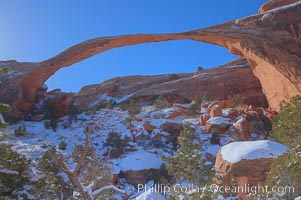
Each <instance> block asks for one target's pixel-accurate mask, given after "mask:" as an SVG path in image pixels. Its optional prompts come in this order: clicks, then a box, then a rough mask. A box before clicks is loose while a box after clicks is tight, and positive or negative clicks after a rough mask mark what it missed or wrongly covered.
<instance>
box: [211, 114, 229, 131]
mask: <svg viewBox="0 0 301 200" xmlns="http://www.w3.org/2000/svg"><path fill="white" fill-rule="evenodd" d="M231 124H232V121H231V119H229V118H225V117H213V118H210V119H209V120H208V121H207V122H206V129H207V131H208V132H215V131H217V132H219V133H224V132H225V131H227V130H228V128H229V127H230V126H231Z"/></svg>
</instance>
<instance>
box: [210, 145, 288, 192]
mask: <svg viewBox="0 0 301 200" xmlns="http://www.w3.org/2000/svg"><path fill="white" fill-rule="evenodd" d="M286 151H287V147H285V146H284V145H282V144H280V143H276V142H272V141H269V140H258V141H246V142H232V143H230V144H227V145H225V146H223V147H222V148H221V149H220V150H219V152H218V154H217V156H216V161H215V167H216V168H217V170H218V171H217V174H216V175H217V177H219V178H220V179H218V180H216V181H217V182H219V183H221V184H222V185H224V186H231V184H232V181H233V180H235V181H236V182H237V186H240V187H244V186H245V185H249V186H250V187H251V186H257V185H258V184H259V183H261V182H262V181H264V180H265V179H266V176H267V172H269V171H270V168H271V164H272V163H273V161H274V159H275V158H277V157H278V156H279V155H282V154H283V153H285V152H286ZM246 194H247V193H246V192H244V191H240V193H239V194H238V195H239V196H240V197H243V198H244V197H245V195H246Z"/></svg>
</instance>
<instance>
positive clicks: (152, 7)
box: [0, 0, 265, 92]
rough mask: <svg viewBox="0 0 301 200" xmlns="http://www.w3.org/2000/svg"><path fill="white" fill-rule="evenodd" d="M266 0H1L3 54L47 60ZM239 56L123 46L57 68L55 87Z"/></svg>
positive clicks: (175, 46)
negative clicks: (93, 42) (85, 44)
mask: <svg viewBox="0 0 301 200" xmlns="http://www.w3.org/2000/svg"><path fill="white" fill-rule="evenodd" d="M263 2H265V0H227V1H224V0H210V1H209V0H206V1H204V0H86V1H84V0H77V1H76V0H0V27H1V31H0V60H10V59H14V60H18V61H22V62H27V61H32V62H34V61H42V60H45V59H47V58H50V57H52V56H54V55H56V54H58V53H60V52H61V51H63V50H65V49H66V48H69V47H70V46H72V45H75V44H77V43H79V42H82V41H85V40H88V39H91V38H96V37H102V36H115V35H123V34H137V33H169V32H182V31H187V30H193V29H198V28H202V27H208V26H212V25H215V24H219V23H223V22H226V21H229V20H234V19H238V18H241V17H244V16H247V15H250V14H255V13H256V12H257V10H258V8H259V7H260V5H261V4H262V3H263ZM235 57H236V56H234V55H231V54H230V53H228V51H227V49H224V48H222V47H218V46H214V45H209V44H203V43H200V42H194V41H188V40H181V41H169V42H161V43H150V44H142V45H135V46H129V47H122V48H118V49H114V50H110V51H107V52H105V53H103V54H100V55H97V56H94V57H92V58H90V59H88V60H85V61H82V62H80V63H77V64H74V65H72V66H71V67H68V68H64V69H62V70H60V71H58V72H57V73H56V74H55V75H54V76H53V77H51V78H50V79H49V80H48V81H47V85H48V87H49V89H54V88H61V89H62V90H63V91H74V92H76V91H78V90H79V89H80V88H81V87H83V86H85V85H88V84H94V83H100V82H102V81H104V80H107V79H109V78H112V77H116V76H125V75H133V74H139V75H152V74H165V73H178V72H193V71H195V70H196V68H197V66H203V67H205V68H210V67H214V66H218V65H221V64H224V63H226V62H228V61H231V60H232V59H234V58H235Z"/></svg>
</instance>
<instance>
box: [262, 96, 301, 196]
mask: <svg viewBox="0 0 301 200" xmlns="http://www.w3.org/2000/svg"><path fill="white" fill-rule="evenodd" d="M272 135H273V136H274V137H275V140H276V141H278V142H280V143H283V144H285V145H286V146H287V147H289V148H290V151H289V152H287V153H286V154H283V155H281V156H279V157H278V158H277V159H276V161H275V162H274V163H273V164H272V167H271V171H270V173H269V175H268V179H267V182H268V183H269V185H273V186H274V185H277V186H283V187H285V186H293V187H294V190H295V192H294V193H292V192H291V193H287V197H286V198H287V199H292V198H293V197H294V196H298V195H300V194H301V146H300V145H301V97H300V96H295V97H293V98H292V99H291V100H290V101H289V102H286V103H282V105H281V108H280V112H279V113H278V116H277V117H276V118H275V119H274V120H273V128H272ZM274 195H275V194H274Z"/></svg>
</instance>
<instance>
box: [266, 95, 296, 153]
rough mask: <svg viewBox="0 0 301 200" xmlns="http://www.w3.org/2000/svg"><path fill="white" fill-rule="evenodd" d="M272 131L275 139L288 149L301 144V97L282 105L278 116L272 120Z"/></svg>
mask: <svg viewBox="0 0 301 200" xmlns="http://www.w3.org/2000/svg"><path fill="white" fill-rule="evenodd" d="M272 130H273V131H272V134H273V136H274V137H275V139H276V140H277V141H279V142H281V143H283V144H285V145H287V146H288V147H290V148H293V147H295V146H296V145H298V144H301V143H300V138H301V96H299V95H298V96H295V97H293V98H292V99H291V100H290V101H289V102H286V103H285V102H283V103H282V105H281V108H280V112H279V113H278V116H277V117H276V118H275V119H274V120H273V128H272Z"/></svg>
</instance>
